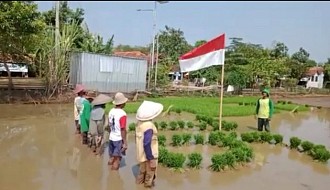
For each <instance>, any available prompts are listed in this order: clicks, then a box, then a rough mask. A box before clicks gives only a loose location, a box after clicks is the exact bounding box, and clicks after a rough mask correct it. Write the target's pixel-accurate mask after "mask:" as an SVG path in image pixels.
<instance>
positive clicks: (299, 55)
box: [291, 47, 309, 63]
mask: <svg viewBox="0 0 330 190" xmlns="http://www.w3.org/2000/svg"><path fill="white" fill-rule="evenodd" d="M291 58H292V59H294V60H297V61H299V62H300V63H307V61H308V59H309V53H308V52H307V51H306V50H305V49H304V48H302V47H301V48H300V49H299V51H298V52H296V53H294V54H292V56H291Z"/></svg>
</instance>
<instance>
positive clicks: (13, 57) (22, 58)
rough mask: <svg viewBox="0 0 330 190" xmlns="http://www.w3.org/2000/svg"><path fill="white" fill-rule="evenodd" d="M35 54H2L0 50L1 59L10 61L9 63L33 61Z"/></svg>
mask: <svg viewBox="0 0 330 190" xmlns="http://www.w3.org/2000/svg"><path fill="white" fill-rule="evenodd" d="M33 57H34V55H32V54H31V55H22V54H7V53H5V54H2V53H1V52H0V61H1V62H9V63H26V64H31V63H33Z"/></svg>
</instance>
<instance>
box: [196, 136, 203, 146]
mask: <svg viewBox="0 0 330 190" xmlns="http://www.w3.org/2000/svg"><path fill="white" fill-rule="evenodd" d="M194 139H195V144H196V145H197V144H204V136H203V135H201V134H196V135H194Z"/></svg>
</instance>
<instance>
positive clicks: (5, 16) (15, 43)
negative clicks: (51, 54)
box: [0, 1, 45, 91]
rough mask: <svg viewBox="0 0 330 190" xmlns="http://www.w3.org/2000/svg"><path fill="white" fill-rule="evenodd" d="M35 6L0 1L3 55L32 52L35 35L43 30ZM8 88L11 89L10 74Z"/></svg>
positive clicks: (21, 2) (9, 74)
mask: <svg viewBox="0 0 330 190" xmlns="http://www.w3.org/2000/svg"><path fill="white" fill-rule="evenodd" d="M37 8H38V7H37V4H35V3H33V2H31V1H0V23H1V24H0V33H1V35H0V42H1V46H0V51H1V53H2V54H3V55H4V54H16V53H18V54H21V55H22V54H23V55H24V54H25V55H27V54H28V53H29V52H31V51H33V49H34V48H35V47H34V45H35V44H36V43H35V40H37V35H38V34H39V33H40V32H41V31H42V30H43V29H44V26H45V24H44V22H43V20H42V18H41V14H40V13H39V12H38V11H37ZM4 65H5V68H6V71H7V73H8V77H9V84H8V88H9V90H10V91H11V89H12V78H11V73H10V71H9V69H8V65H7V64H6V63H5V64H4Z"/></svg>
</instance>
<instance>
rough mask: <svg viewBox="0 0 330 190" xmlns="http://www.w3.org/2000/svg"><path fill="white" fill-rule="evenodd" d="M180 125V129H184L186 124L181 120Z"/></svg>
mask: <svg viewBox="0 0 330 190" xmlns="http://www.w3.org/2000/svg"><path fill="white" fill-rule="evenodd" d="M178 125H179V128H180V129H184V127H185V125H186V123H185V122H184V121H182V120H180V121H178Z"/></svg>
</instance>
